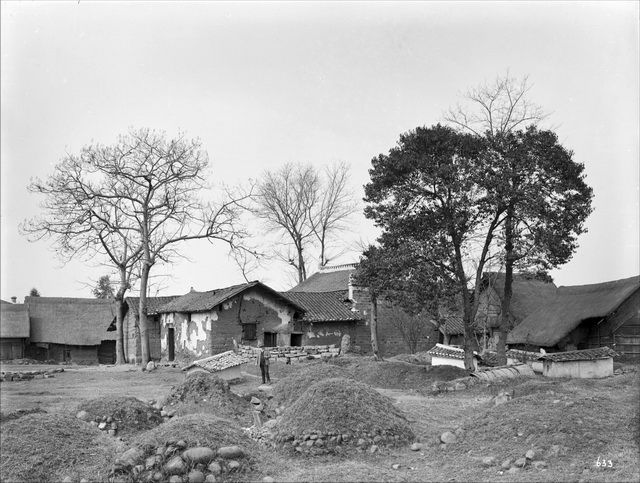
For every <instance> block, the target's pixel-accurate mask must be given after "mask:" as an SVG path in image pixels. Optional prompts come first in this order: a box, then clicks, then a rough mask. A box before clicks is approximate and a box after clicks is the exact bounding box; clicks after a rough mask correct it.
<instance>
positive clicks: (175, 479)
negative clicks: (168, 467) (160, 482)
mask: <svg viewBox="0 0 640 483" xmlns="http://www.w3.org/2000/svg"><path fill="white" fill-rule="evenodd" d="M169 483H183V480H182V478H181V477H179V476H178V475H171V478H169Z"/></svg>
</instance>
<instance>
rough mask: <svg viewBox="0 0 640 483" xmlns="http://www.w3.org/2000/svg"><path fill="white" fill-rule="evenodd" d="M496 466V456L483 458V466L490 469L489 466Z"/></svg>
mask: <svg viewBox="0 0 640 483" xmlns="http://www.w3.org/2000/svg"><path fill="white" fill-rule="evenodd" d="M495 464H496V458H495V457H494V456H486V457H484V458H482V466H486V467H487V468H488V467H489V466H493V465H495Z"/></svg>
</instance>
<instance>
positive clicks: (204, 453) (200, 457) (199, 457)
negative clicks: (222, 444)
mask: <svg viewBox="0 0 640 483" xmlns="http://www.w3.org/2000/svg"><path fill="white" fill-rule="evenodd" d="M178 444H180V443H178ZM185 445H186V443H185ZM182 457H183V458H184V459H185V460H187V461H192V462H193V463H209V462H210V461H211V460H213V459H214V458H215V457H216V452H215V451H213V450H212V449H211V448H207V447H205V446H198V447H195V448H189V449H188V450H186V451H185V452H184V453H182Z"/></svg>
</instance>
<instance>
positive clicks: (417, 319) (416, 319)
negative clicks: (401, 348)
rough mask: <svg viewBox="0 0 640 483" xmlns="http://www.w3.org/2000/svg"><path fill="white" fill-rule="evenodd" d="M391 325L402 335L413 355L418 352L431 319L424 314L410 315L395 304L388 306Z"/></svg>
mask: <svg viewBox="0 0 640 483" xmlns="http://www.w3.org/2000/svg"><path fill="white" fill-rule="evenodd" d="M387 310H388V311H389V315H390V319H389V320H390V321H391V324H392V325H393V326H394V327H395V329H396V330H397V331H398V332H399V333H400V335H401V336H402V339H403V340H404V342H405V344H407V348H408V349H409V352H410V353H411V354H415V353H416V351H417V350H418V342H420V339H421V338H422V337H423V336H424V334H425V328H426V327H427V324H431V322H429V318H428V317H425V316H424V315H423V314H409V313H408V312H406V311H405V310H402V309H401V308H400V307H398V306H397V305H394V304H388V307H387Z"/></svg>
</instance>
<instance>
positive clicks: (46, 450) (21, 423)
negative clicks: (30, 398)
mask: <svg viewBox="0 0 640 483" xmlns="http://www.w3.org/2000/svg"><path fill="white" fill-rule="evenodd" d="M0 435H1V439H2V455H1V457H0V467H1V468H2V481H61V480H62V479H64V478H65V476H70V477H72V478H73V480H74V481H79V480H80V479H81V478H86V479H87V480H89V481H101V480H103V479H105V477H106V475H107V474H108V472H109V469H110V464H111V463H112V462H113V461H114V460H115V458H116V457H117V454H119V451H121V450H122V447H121V446H119V443H118V441H117V440H116V439H115V438H111V437H109V436H106V435H104V434H102V432H100V431H99V430H97V429H96V428H93V427H91V426H89V425H88V424H86V423H84V422H82V421H80V420H79V419H76V418H74V417H71V416H66V415H60V414H28V415H26V416H23V417H21V418H19V419H14V420H10V421H5V422H3V423H2V426H1V427H0Z"/></svg>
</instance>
